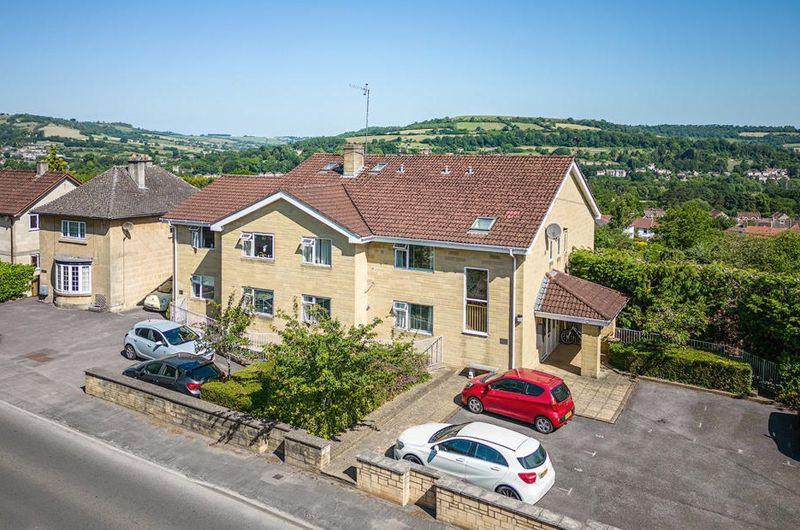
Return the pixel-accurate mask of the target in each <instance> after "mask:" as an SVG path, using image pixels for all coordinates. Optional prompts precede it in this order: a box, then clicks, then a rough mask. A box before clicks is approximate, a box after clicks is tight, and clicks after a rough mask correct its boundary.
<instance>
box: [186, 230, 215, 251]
mask: <svg viewBox="0 0 800 530" xmlns="http://www.w3.org/2000/svg"><path fill="white" fill-rule="evenodd" d="M189 231H190V232H191V233H192V248H208V249H212V248H214V232H212V231H211V228H209V227H207V226H192V227H190V228H189Z"/></svg>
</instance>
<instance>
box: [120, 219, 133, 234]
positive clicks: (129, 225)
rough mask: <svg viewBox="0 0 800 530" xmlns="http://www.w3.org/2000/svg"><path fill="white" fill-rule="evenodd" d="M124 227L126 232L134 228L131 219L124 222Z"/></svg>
mask: <svg viewBox="0 0 800 530" xmlns="http://www.w3.org/2000/svg"><path fill="white" fill-rule="evenodd" d="M122 229H123V230H125V231H126V232H130V231H131V230H133V223H131V222H130V221H128V222H126V223H122Z"/></svg>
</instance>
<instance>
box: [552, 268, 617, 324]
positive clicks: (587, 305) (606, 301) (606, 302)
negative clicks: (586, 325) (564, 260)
mask: <svg viewBox="0 0 800 530" xmlns="http://www.w3.org/2000/svg"><path fill="white" fill-rule="evenodd" d="M627 303H628V298H627V297H626V296H625V295H623V294H622V293H620V292H619V291H615V290H614V289H609V288H608V287H605V286H603V285H600V284H597V283H594V282H590V281H589V280H584V279H582V278H577V277H575V276H571V275H569V274H567V273H565V272H561V271H551V272H548V273H547V274H545V277H544V280H543V281H542V286H541V288H540V290H539V296H538V298H537V301H536V311H537V312H543V313H552V314H554V315H563V316H565V317H573V318H582V319H591V320H600V321H603V322H611V321H612V320H614V319H615V318H616V317H617V315H619V312H620V311H622V308H623V307H625V304H627Z"/></svg>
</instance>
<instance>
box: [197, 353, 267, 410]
mask: <svg viewBox="0 0 800 530" xmlns="http://www.w3.org/2000/svg"><path fill="white" fill-rule="evenodd" d="M272 366H273V363H270V362H259V363H254V364H251V365H250V366H248V367H246V368H243V369H241V370H239V371H238V372H235V373H234V374H233V375H231V377H230V379H228V380H227V381H225V382H220V381H212V382H210V383H206V384H204V385H203V388H202V390H201V394H202V397H203V399H204V400H206V401H211V402H212V403H216V404H217V405H221V406H223V407H227V408H229V409H234V410H238V411H240V412H246V413H249V414H252V413H254V412H256V411H258V410H262V409H264V408H265V406H266V399H267V393H266V392H265V391H264V389H263V381H264V375H265V372H268V371H269V370H271V369H272Z"/></svg>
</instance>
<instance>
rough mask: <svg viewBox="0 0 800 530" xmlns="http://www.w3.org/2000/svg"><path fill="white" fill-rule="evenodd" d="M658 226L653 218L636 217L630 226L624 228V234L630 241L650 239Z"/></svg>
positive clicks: (656, 220)
mask: <svg viewBox="0 0 800 530" xmlns="http://www.w3.org/2000/svg"><path fill="white" fill-rule="evenodd" d="M656 225H658V219H656V218H655V217H637V218H636V219H634V220H633V221H631V224H629V225H628V226H627V227H625V230H624V232H625V233H626V234H628V237H630V238H631V239H633V238H635V237H638V238H641V239H652V238H653V237H654V236H655V235H656V233H655V231H654V229H655V227H656Z"/></svg>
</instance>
